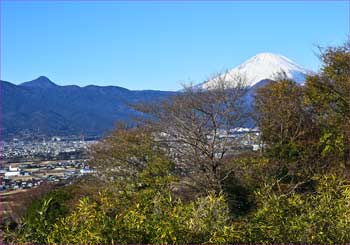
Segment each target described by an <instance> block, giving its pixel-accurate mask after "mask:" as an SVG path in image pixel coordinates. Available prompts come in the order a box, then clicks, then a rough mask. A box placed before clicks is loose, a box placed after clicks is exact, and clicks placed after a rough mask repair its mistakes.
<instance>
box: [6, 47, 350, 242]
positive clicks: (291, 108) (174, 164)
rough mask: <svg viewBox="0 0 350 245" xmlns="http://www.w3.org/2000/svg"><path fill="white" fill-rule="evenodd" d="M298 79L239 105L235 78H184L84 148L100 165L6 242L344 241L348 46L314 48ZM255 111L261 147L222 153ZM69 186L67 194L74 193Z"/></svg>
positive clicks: (349, 186)
mask: <svg viewBox="0 0 350 245" xmlns="http://www.w3.org/2000/svg"><path fill="white" fill-rule="evenodd" d="M320 57H321V60H322V64H323V65H322V69H321V70H320V72H319V73H318V74H314V75H310V76H308V77H307V78H306V82H305V84H304V85H303V86H300V85H298V84H297V83H296V82H295V81H293V80H290V79H288V78H286V77H281V79H280V80H278V81H270V82H268V83H266V85H265V86H263V87H262V88H259V89H258V91H257V92H256V97H255V113H254V114H253V115H252V114H251V113H247V112H246V111H245V110H244V103H242V98H244V96H245V94H246V91H247V89H246V87H245V85H244V83H243V82H239V81H238V82H237V81H236V83H235V84H237V86H236V87H235V88H230V89H228V88H227V87H226V86H225V84H224V83H222V84H221V85H218V86H217V87H216V88H215V89H211V90H202V89H198V88H186V89H185V90H184V92H183V93H181V94H179V95H177V96H175V97H174V98H172V99H169V100H166V101H164V102H163V103H153V104H141V105H135V108H136V109H138V110H140V111H142V112H144V113H148V114H149V115H150V116H149V117H148V118H146V119H143V120H141V121H139V124H138V125H139V126H138V127H134V128H127V127H124V126H122V125H121V126H119V127H118V128H117V129H116V130H115V131H114V132H113V133H111V134H110V135H109V136H108V137H106V138H104V139H103V140H102V141H101V142H100V143H99V144H98V145H96V146H95V147H94V148H93V149H91V155H92V159H91V164H92V165H93V166H94V167H95V169H96V170H97V173H98V174H95V175H91V176H89V177H87V178H85V179H83V180H81V181H80V182H79V183H77V184H75V185H73V186H70V187H64V188H61V189H59V190H55V191H53V192H49V193H48V194H46V195H44V196H43V197H42V198H41V199H38V200H37V201H36V202H34V203H33V205H32V206H31V207H29V208H28V209H27V212H26V214H25V215H23V217H22V220H21V222H19V224H17V226H16V227H14V226H9V227H8V229H7V230H6V231H5V232H4V234H3V235H4V236H3V237H4V239H5V240H6V242H8V243H40V244H44V243H50V244H78V243H85V244H97V243H98V244H125V243H162V244H168V243H318V244H321V243H327V244H329V243H349V242H350V45H349V44H346V45H344V46H341V47H330V48H326V49H324V50H323V51H322V53H321V55H320ZM251 117H253V118H254V120H256V123H257V125H258V127H259V129H260V131H261V140H262V142H261V145H262V146H263V148H262V150H261V151H260V152H246V151H241V152H238V153H235V154H232V152H231V151H230V149H232V147H238V146H237V145H236V144H237V142H235V141H233V140H228V139H227V138H225V137H220V135H225V133H228V132H229V131H230V129H232V128H235V127H239V126H240V125H244V123H245V121H246V120H251ZM71 193H75V194H74V195H72V194H71Z"/></svg>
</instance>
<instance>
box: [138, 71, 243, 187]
mask: <svg viewBox="0 0 350 245" xmlns="http://www.w3.org/2000/svg"><path fill="white" fill-rule="evenodd" d="M246 91H247V87H246V86H245V83H244V81H243V79H241V78H239V77H237V78H234V80H232V79H230V80H228V79H227V77H226V76H225V75H219V76H215V78H213V79H211V86H210V87H209V88H208V89H203V88H201V87H194V86H189V87H185V89H184V91H182V92H181V93H179V94H178V95H177V96H174V97H172V98H171V99H169V100H167V101H164V102H163V103H162V104H143V105H139V106H137V109H138V110H140V111H142V112H145V113H148V114H149V115H150V117H151V119H150V120H149V121H148V125H149V126H151V127H152V129H153V130H154V131H155V132H157V134H156V138H157V140H158V141H159V142H160V143H161V145H162V146H163V149H165V150H166V151H167V153H168V155H169V156H171V158H172V159H173V161H175V163H176V166H177V168H178V170H180V172H181V174H183V175H185V176H188V177H189V178H190V179H189V181H188V183H189V184H192V185H193V186H195V187H197V188H201V189H214V190H216V191H220V190H221V189H222V181H223V180H224V179H225V178H226V177H225V176H224V175H223V172H222V168H223V165H224V162H225V156H227V154H228V152H229V151H230V149H232V148H233V147H235V146H236V145H237V141H236V140H235V138H234V137H230V136H232V134H231V133H232V129H234V128H237V127H241V126H242V125H243V124H244V122H245V120H246V118H247V113H245V112H244V101H243V98H244V95H245V94H246ZM226 174H227V172H226Z"/></svg>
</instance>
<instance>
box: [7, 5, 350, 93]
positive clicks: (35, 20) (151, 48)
mask: <svg viewBox="0 0 350 245" xmlns="http://www.w3.org/2000/svg"><path fill="white" fill-rule="evenodd" d="M348 33H349V1H304V2H303V1H290V2H287V1H248V2H244V1H222V2H214V1H213V2H210V1H203V2H201V1H192V2H183V1H168V2H161V1H153V2H145V1H131V2H127V1H125V2H123V1H106V2H97V1H96V2H94V1H76V2H75V1H56V2H54V1H26V2H25V1H9V0H8V1H4V0H2V1H1V79H2V80H7V81H11V82H14V83H16V84H18V83H21V82H24V81H28V80H32V79H34V78H36V77H38V76H40V75H45V76H47V77H49V78H50V79H51V80H52V81H54V82H55V83H57V84H60V85H67V84H77V85H80V86H84V85H88V84H97V85H118V86H122V87H126V88H129V89H138V90H139V89H158V90H178V89H180V88H181V83H190V82H193V83H199V82H202V81H203V80H205V79H207V78H208V77H209V76H210V75H212V74H214V73H216V72H220V71H223V70H225V69H229V68H233V67H234V66H236V65H238V64H240V63H242V62H243V61H245V60H246V59H248V58H250V57H251V56H254V55H255V54H257V53H259V52H273V53H279V54H283V55H285V56H287V57H289V58H290V59H292V60H294V61H296V62H297V63H299V64H301V65H303V66H305V67H306V68H308V69H313V70H317V69H318V67H319V60H318V58H317V56H316V54H317V51H318V49H317V45H321V46H329V45H331V46H334V45H340V44H342V43H344V42H345V41H346V39H347V38H348Z"/></svg>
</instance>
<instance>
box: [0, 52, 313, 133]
mask: <svg viewBox="0 0 350 245" xmlns="http://www.w3.org/2000/svg"><path fill="white" fill-rule="evenodd" d="M281 72H284V74H285V75H286V76H287V77H288V78H290V79H294V80H295V81H296V82H298V83H300V84H302V83H303V82H304V80H305V78H306V76H307V75H308V74H309V73H312V72H310V71H309V70H307V69H305V68H303V67H301V66H300V65H298V64H296V63H295V62H293V61H291V60H290V59H288V58H286V57H284V56H282V55H276V54H272V53H261V54H257V55H256V56H254V57H252V58H250V59H249V60H247V61H246V62H244V63H242V64H241V65H239V66H237V67H235V68H233V69H232V70H229V71H228V72H227V73H226V74H223V75H219V76H218V77H216V78H213V79H211V80H209V81H205V82H203V83H200V84H198V85H196V87H197V88H203V89H210V88H212V87H214V86H215V85H216V83H217V82H223V80H225V79H226V78H227V79H228V80H233V79H234V78H235V77H237V76H242V77H244V78H245V80H246V82H247V85H249V90H248V92H247V94H246V95H245V97H244V100H245V107H246V110H247V111H251V110H253V103H254V96H255V94H256V90H257V89H258V88H260V87H262V86H264V85H266V84H267V83H270V82H273V81H274V80H276V79H277V78H278V76H280V74H281ZM220 76H221V77H220ZM223 77H224V78H225V79H222V78H223ZM231 85H232V86H234V84H231ZM0 86H1V93H2V94H1V103H2V105H3V106H2V136H3V137H5V138H8V137H10V136H14V135H17V134H19V133H21V132H23V131H26V132H31V133H35V134H43V135H47V136H50V135H60V136H63V135H79V134H82V135H103V134H105V133H106V132H108V131H109V130H111V129H112V128H113V126H114V125H115V123H116V122H117V121H126V122H129V123H130V122H132V120H133V118H134V117H136V116H145V115H143V114H142V113H140V112H138V111H135V110H134V109H133V108H132V107H130V104H136V103H143V102H147V103H148V102H160V101H161V100H163V99H166V98H169V97H170V96H173V95H175V94H176V93H180V92H168V91H157V90H141V91H133V90H128V89H126V88H122V87H117V86H105V87H101V86H95V85H88V86H85V87H79V86H76V85H67V86H59V85H57V84H55V83H53V82H52V81H51V80H50V79H49V78H47V77H45V76H40V77H38V78H37V79H34V80H32V81H29V82H24V83H22V84H19V85H15V84H12V83H10V82H5V81H0ZM247 126H248V127H254V126H255V125H254V122H253V121H250V122H249V123H248V125H247Z"/></svg>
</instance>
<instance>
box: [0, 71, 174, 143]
mask: <svg viewBox="0 0 350 245" xmlns="http://www.w3.org/2000/svg"><path fill="white" fill-rule="evenodd" d="M0 83H1V84H0V86H1V93H2V94H1V100H2V101H1V103H2V105H3V106H2V136H3V137H4V138H8V137H10V136H14V135H18V134H20V133H21V132H24V131H25V132H31V133H35V134H43V135H47V136H50V135H51V136H52V135H60V136H65V135H79V134H82V135H103V134H104V133H106V132H108V131H109V130H111V129H112V128H113V127H114V125H115V123H116V122H117V121H126V122H129V123H131V122H132V119H133V118H134V117H136V116H142V114H141V113H140V112H138V111H135V110H134V109H132V108H131V107H130V104H135V103H142V102H156V101H160V100H162V99H165V98H168V97H169V96H172V95H174V94H175V92H167V91H156V90H144V91H132V90H128V89H125V88H122V87H117V86H106V87H102V86H95V85H89V86H85V87H79V86H76V85H68V86H59V85H57V84H55V83H53V82H52V81H51V80H50V79H48V78H47V77H44V76H41V77H39V78H37V79H35V80H32V81H29V82H25V83H22V84H19V85H15V84H12V83H10V82H6V81H1V82H0Z"/></svg>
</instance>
